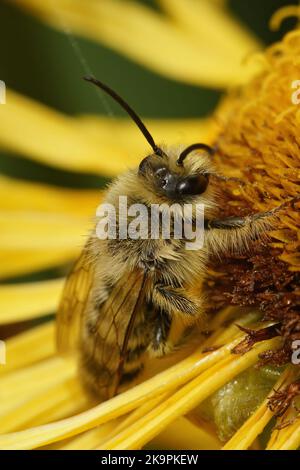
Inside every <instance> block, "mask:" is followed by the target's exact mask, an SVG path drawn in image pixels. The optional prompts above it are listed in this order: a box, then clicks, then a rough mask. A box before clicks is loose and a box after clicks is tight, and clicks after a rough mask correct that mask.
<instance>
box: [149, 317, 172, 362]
mask: <svg viewBox="0 0 300 470" xmlns="http://www.w3.org/2000/svg"><path fill="white" fill-rule="evenodd" d="M154 315H155V324H154V329H153V331H152V333H151V340H150V344H149V346H148V351H149V352H150V354H151V356H153V357H161V356H164V355H165V354H168V353H169V352H170V351H171V350H172V344H171V343H170V342H169V341H168V336H169V333H170V328H171V318H170V316H169V314H168V312H167V311H165V310H161V309H159V310H156V311H155V312H154Z"/></svg>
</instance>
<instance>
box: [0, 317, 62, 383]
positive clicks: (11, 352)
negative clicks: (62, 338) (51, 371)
mask: <svg viewBox="0 0 300 470" xmlns="http://www.w3.org/2000/svg"><path fill="white" fill-rule="evenodd" d="M54 333H55V324H54V322H53V321H52V322H47V323H45V324H44V325H40V326H37V327H35V328H31V329H29V330H28V331H25V332H24V333H20V334H18V335H16V336H13V337H12V338H9V339H8V340H6V341H5V346H6V364H5V365H1V366H0V375H3V374H7V373H8V372H11V371H13V370H16V369H20V368H21V367H25V366H29V365H32V364H33V363H35V362H38V361H41V360H43V359H46V358H48V357H50V356H52V355H54V353H55V349H56V348H55V341H54Z"/></svg>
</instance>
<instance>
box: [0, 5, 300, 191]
mask: <svg viewBox="0 0 300 470" xmlns="http://www.w3.org/2000/svg"><path fill="white" fill-rule="evenodd" d="M41 1H43V0H41ZM83 1H84V0H83ZM137 1H140V2H141V3H146V4H147V5H148V6H149V7H150V8H155V9H158V6H157V3H156V2H155V0H137ZM228 3H229V7H230V9H231V10H232V12H233V14H234V15H235V16H236V17H237V18H240V20H241V21H242V22H243V23H244V24H246V25H247V26H248V27H249V28H250V29H251V30H252V31H254V32H255V33H256V34H257V36H258V37H259V38H261V40H262V41H263V42H264V43H265V44H270V43H272V42H274V41H276V40H277V39H280V38H281V37H282V35H283V33H284V32H285V31H287V30H288V29H290V28H291V27H293V26H294V25H295V20H293V19H291V20H286V21H285V22H284V24H283V26H282V28H281V29H280V31H279V32H278V33H274V32H271V31H270V30H269V28H268V22H269V19H270V17H271V15H272V14H273V13H274V11H276V9H278V8H280V7H282V6H284V5H289V4H297V3H298V2H297V1H291V0H263V1H262V0H251V2H250V1H247V0H230V1H229V2H228ZM0 25H1V26H0V57H1V71H0V79H1V80H4V81H5V83H6V84H7V86H8V87H10V88H12V89H14V90H16V91H18V92H20V93H23V94H25V95H27V96H30V97H32V98H34V99H36V100H38V101H40V102H42V103H45V104H47V105H49V106H51V107H53V108H55V109H58V110H60V111H62V112H65V113H68V114H71V115H76V114H79V113H98V114H107V108H106V106H105V103H107V102H108V103H109V107H110V109H112V111H113V113H114V115H115V116H121V115H124V113H123V112H122V110H121V109H120V108H119V107H118V106H117V105H115V104H114V103H112V102H111V100H109V99H107V98H104V100H103V101H102V100H101V99H96V100H95V90H94V89H92V87H89V86H87V85H86V84H85V83H84V82H83V81H82V79H81V77H82V76H83V75H84V74H85V71H84V69H83V66H82V64H81V63H80V60H79V58H78V56H77V55H76V53H75V51H74V49H73V48H72V45H71V42H70V40H69V38H68V36H67V35H66V34H64V33H63V32H58V31H56V30H54V29H51V28H50V27H48V26H46V25H45V24H43V23H41V22H40V21H38V20H36V19H35V18H33V17H32V16H29V15H27V14H25V13H23V12H22V11H21V10H19V9H17V8H15V7H14V6H13V5H11V3H10V2H9V1H3V0H2V2H1V3H0ZM78 44H79V47H80V50H81V52H82V54H83V56H84V58H85V60H86V62H87V63H88V65H89V67H90V69H91V70H92V72H93V73H94V75H95V76H98V77H101V79H102V80H103V81H106V82H107V83H109V84H110V85H111V86H112V87H114V88H115V89H117V90H118V91H119V92H120V93H121V94H122V95H123V96H124V97H126V99H127V101H128V102H129V103H131V104H132V106H133V107H134V108H135V109H136V110H137V111H138V112H139V113H140V114H141V115H142V116H145V117H164V118H169V117H174V118H175V117H196V116H203V115H206V114H208V113H209V112H211V111H212V110H213V109H214V107H215V106H216V103H217V102H218V100H219V98H220V93H219V92H217V91H214V90H209V89H205V88H199V87H196V86H189V85H186V84H182V83H178V82H175V81H172V80H169V79H167V78H163V77H161V76H158V75H156V74H155V73H153V72H151V71H149V70H146V69H144V68H142V67H141V66H139V65H137V64H135V63H134V62H132V61H130V60H128V59H126V58H124V57H123V56H121V55H120V54H118V53H116V52H114V51H112V50H110V49H108V48H106V47H104V46H101V45H99V44H96V43H93V42H91V41H89V40H86V39H82V38H78ZM53 139H55V136H53ZM0 171H2V172H4V173H6V174H9V175H14V176H16V177H20V178H21V177H25V176H26V178H29V179H32V180H40V181H47V182H50V183H53V184H57V185H64V186H75V187H87V186H88V187H99V185H102V184H103V183H104V180H103V179H101V178H99V177H96V176H93V175H82V174H81V175H78V174H72V173H70V172H69V173H68V172H64V171H60V170H55V169H52V168H47V167H45V166H43V165H39V164H37V163H33V162H29V161H28V162H27V161H25V160H24V159H23V158H18V157H17V156H15V157H14V158H13V159H12V158H11V156H10V157H7V155H5V154H4V153H3V152H2V153H0Z"/></svg>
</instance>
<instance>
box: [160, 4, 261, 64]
mask: <svg viewBox="0 0 300 470" xmlns="http://www.w3.org/2000/svg"><path fill="white" fill-rule="evenodd" d="M159 3H160V4H161V5H162V7H163V8H164V9H165V10H166V11H167V13H168V14H169V15H170V17H174V19H175V20H176V22H177V23H178V25H179V26H180V27H181V28H184V29H185V31H186V34H192V35H194V37H195V39H196V40H197V41H198V43H199V47H200V44H201V43H202V42H205V41H207V42H209V44H210V45H211V47H213V48H214V47H215V48H220V49H221V50H222V53H223V54H224V56H226V57H228V58H230V59H231V60H235V61H236V65H239V64H242V61H243V60H244V59H245V58H246V57H247V56H248V55H249V53H251V52H254V51H257V50H258V49H259V48H260V46H261V45H260V43H259V41H258V39H256V38H255V37H254V35H253V34H251V33H250V31H248V30H247V28H246V26H244V25H241V24H240V23H239V22H238V21H235V20H234V18H233V17H232V15H231V14H230V12H229V11H228V10H227V9H225V8H220V6H219V5H218V4H217V3H215V2H212V1H211V0H159ZM242 72H243V70H242V69H241V73H242Z"/></svg>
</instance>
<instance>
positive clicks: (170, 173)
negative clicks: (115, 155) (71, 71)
mask: <svg viewBox="0 0 300 470" xmlns="http://www.w3.org/2000/svg"><path fill="white" fill-rule="evenodd" d="M85 80H87V81H89V82H91V83H92V84H94V85H96V86H97V87H99V88H100V89H102V90H103V91H105V92H106V93H107V94H108V95H110V96H111V97H112V98H113V99H114V100H115V101H116V102H117V103H119V105H120V106H121V107H122V108H123V109H124V110H125V111H126V112H127V113H128V115H129V116H130V117H131V118H132V120H133V121H134V122H135V124H136V125H137V126H138V128H139V129H140V131H141V132H142V134H143V135H144V137H145V138H146V140H147V141H148V143H149V145H150V147H151V148H152V151H151V153H150V154H149V155H147V156H146V157H145V158H143V159H142V160H141V162H140V164H139V166H138V168H134V169H131V170H128V171H127V172H125V173H124V174H123V175H121V176H119V177H118V178H116V179H115V180H114V181H113V182H112V183H111V185H110V187H109V188H108V191H107V193H106V198H105V202H107V203H110V204H112V205H114V206H117V204H118V198H119V196H120V195H125V196H127V198H128V203H129V204H135V203H142V204H144V205H146V206H147V207H148V206H150V205H151V204H161V203H164V204H165V206H167V207H169V206H171V204H173V203H174V202H176V203H177V204H179V205H183V204H185V203H190V204H192V205H193V206H195V205H196V204H203V205H204V209H205V212H204V244H203V247H202V249H200V250H186V249H185V240H184V239H175V238H174V237H172V234H171V236H170V238H169V239H165V238H163V237H159V238H158V239H147V238H145V239H134V240H133V239H129V238H127V239H120V238H116V239H99V238H98V237H97V236H96V235H95V231H93V232H92V233H91V235H90V237H89V239H88V241H87V243H86V246H85V247H84V249H83V251H82V253H81V255H80V257H79V259H78V260H77V262H76V263H75V266H74V268H73V270H72V271H71V273H70V275H69V276H68V278H67V280H66V283H65V287H64V290H63V295H62V299H61V302H60V306H59V309H58V332H57V340H58V347H59V349H60V351H66V350H72V349H73V348H75V350H76V351H77V352H78V362H79V374H80V377H81V379H82V382H83V384H84V385H85V386H86V387H87V388H88V389H89V390H90V391H91V392H92V393H93V394H94V395H95V396H97V397H99V398H100V397H101V398H108V397H111V396H113V395H115V394H116V393H118V392H119V391H120V390H121V389H122V387H126V386H128V385H130V384H131V383H132V382H133V381H134V380H135V379H136V378H137V377H138V376H139V374H140V373H141V371H142V369H143V365H144V362H145V360H146V359H147V357H162V356H164V355H166V354H169V353H170V352H171V351H172V350H173V349H174V347H176V343H175V342H174V339H173V336H174V335H172V328H173V325H174V322H175V320H176V319H178V320H180V321H182V322H183V324H184V325H186V328H187V329H190V328H191V327H193V325H196V324H197V325H198V324H199V322H201V320H203V319H204V318H205V297H204V294H203V292H202V284H203V281H204V279H205V275H206V272H207V265H208V261H209V259H210V257H212V256H219V257H222V255H223V254H224V253H228V252H231V253H240V252H242V251H244V250H247V249H249V244H250V242H251V241H252V240H255V239H258V238H260V237H261V236H263V234H264V233H265V232H266V230H267V229H269V228H270V227H271V225H272V220H273V217H274V210H271V211H268V212H260V213H255V214H253V215H248V216H245V217H224V218H220V217H217V214H218V198H217V196H216V186H217V184H212V180H214V179H215V180H218V178H221V179H222V180H226V179H227V178H226V177H225V176H221V175H218V173H217V172H216V170H215V168H214V165H213V162H212V154H213V153H214V150H213V149H212V148H211V147H210V146H208V145H206V144H203V143H195V144H192V145H190V146H188V147H186V148H179V147H167V146H163V145H161V146H158V145H156V143H155V141H154V139H153V137H152V136H151V134H150V132H149V131H148V129H147V128H146V127H145V125H144V124H143V122H142V121H141V119H140V118H139V117H138V115H137V114H136V113H135V111H134V110H133V109H132V108H131V107H130V106H129V105H128V104H127V103H126V102H125V101H124V100H123V99H122V98H121V97H120V96H119V95H118V94H117V93H116V92H115V91H114V90H112V89H111V88H110V87H108V86H107V85H105V84H104V83H102V82H100V81H99V80H96V79H95V78H93V77H85ZM119 222H120V221H119V220H117V224H118V223H119Z"/></svg>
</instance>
